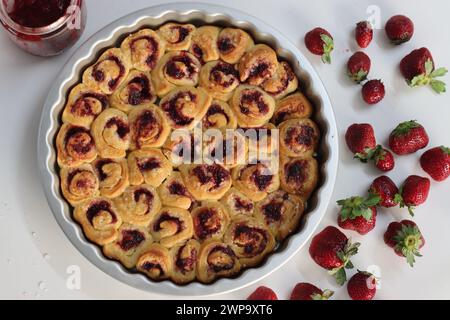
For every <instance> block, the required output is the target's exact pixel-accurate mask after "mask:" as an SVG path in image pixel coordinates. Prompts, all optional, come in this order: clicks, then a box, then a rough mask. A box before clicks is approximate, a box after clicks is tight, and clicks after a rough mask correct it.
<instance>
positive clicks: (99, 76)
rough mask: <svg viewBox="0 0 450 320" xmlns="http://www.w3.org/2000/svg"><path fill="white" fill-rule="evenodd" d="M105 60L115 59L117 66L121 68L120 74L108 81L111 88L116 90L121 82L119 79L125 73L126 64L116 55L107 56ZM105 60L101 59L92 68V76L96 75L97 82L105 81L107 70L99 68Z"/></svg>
mask: <svg viewBox="0 0 450 320" xmlns="http://www.w3.org/2000/svg"><path fill="white" fill-rule="evenodd" d="M103 61H113V62H114V63H115V64H116V65H117V67H118V68H119V75H118V76H117V77H116V78H114V79H111V80H109V81H108V86H109V88H110V89H111V90H114V89H116V88H117V85H118V84H119V80H120V79H121V78H122V77H123V76H124V75H125V66H124V65H123V63H122V61H120V59H119V58H118V57H116V56H109V57H107V58H105V59H104V60H103ZM103 61H100V62H99V63H97V64H96V65H95V66H94V68H93V69H92V76H93V77H94V79H95V81H97V82H103V81H105V72H104V71H103V70H101V69H99V66H100V65H101V63H102V62H103Z"/></svg>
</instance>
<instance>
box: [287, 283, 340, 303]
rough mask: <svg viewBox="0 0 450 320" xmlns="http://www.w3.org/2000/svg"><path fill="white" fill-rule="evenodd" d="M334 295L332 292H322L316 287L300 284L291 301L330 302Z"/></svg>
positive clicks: (295, 289)
mask: <svg viewBox="0 0 450 320" xmlns="http://www.w3.org/2000/svg"><path fill="white" fill-rule="evenodd" d="M333 294H334V292H333V291H331V290H324V291H322V290H320V289H319V288H317V287H316V286H315V285H312V284H310V283H306V282H302V283H298V284H297V285H296V286H295V288H294V290H292V293H291V299H290V300H328V299H329V298H330V297H331V296H332V295H333Z"/></svg>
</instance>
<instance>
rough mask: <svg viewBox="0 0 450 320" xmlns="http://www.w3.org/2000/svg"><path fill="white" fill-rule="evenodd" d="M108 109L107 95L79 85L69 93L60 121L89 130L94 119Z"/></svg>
mask: <svg viewBox="0 0 450 320" xmlns="http://www.w3.org/2000/svg"><path fill="white" fill-rule="evenodd" d="M108 107H109V101H108V96H107V95H105V94H104V93H103V92H101V91H100V90H96V89H91V88H89V87H87V86H86V85H84V84H79V85H77V86H76V87H74V88H73V89H72V91H70V94H69V99H68V101H67V104H66V106H65V108H64V111H63V114H62V120H63V122H64V123H71V124H73V125H76V126H81V127H86V128H90V127H91V124H92V122H93V121H94V119H95V117H97V116H98V115H99V114H100V113H101V112H102V111H103V110H105V109H106V108H108Z"/></svg>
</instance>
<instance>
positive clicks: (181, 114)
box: [159, 87, 212, 130]
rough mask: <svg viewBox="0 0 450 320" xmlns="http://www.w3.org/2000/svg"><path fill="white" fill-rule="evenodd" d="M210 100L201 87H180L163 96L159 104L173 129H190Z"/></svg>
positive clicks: (204, 112) (200, 116)
mask: <svg viewBox="0 0 450 320" xmlns="http://www.w3.org/2000/svg"><path fill="white" fill-rule="evenodd" d="M211 101H212V98H211V96H210V95H209V94H208V93H207V92H206V91H205V90H204V89H203V88H194V87H180V88H177V89H175V90H173V91H171V92H170V93H169V94H168V95H167V96H165V97H164V98H163V99H162V100H161V102H160V104H159V106H160V108H161V109H162V110H163V111H164V113H165V114H166V117H167V119H168V122H169V125H170V126H171V127H172V128H174V129H183V128H184V129H188V130H190V129H192V128H194V127H195V126H196V125H197V123H199V122H200V121H201V119H202V118H203V116H204V115H205V114H206V112H207V110H208V107H209V106H210V104H211Z"/></svg>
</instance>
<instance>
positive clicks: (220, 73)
mask: <svg viewBox="0 0 450 320" xmlns="http://www.w3.org/2000/svg"><path fill="white" fill-rule="evenodd" d="M210 80H211V81H212V82H214V83H216V84H218V85H220V86H221V87H223V88H229V87H231V86H232V85H233V84H237V83H239V72H238V71H237V70H236V69H235V68H234V66H233V65H231V64H229V63H225V62H219V63H218V64H217V65H215V66H214V67H213V68H212V69H211V73H210Z"/></svg>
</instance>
